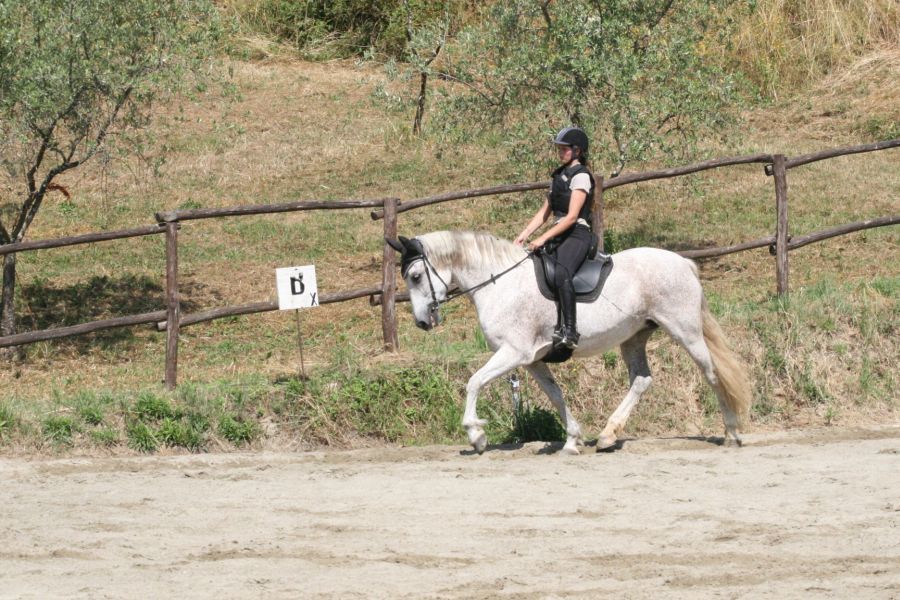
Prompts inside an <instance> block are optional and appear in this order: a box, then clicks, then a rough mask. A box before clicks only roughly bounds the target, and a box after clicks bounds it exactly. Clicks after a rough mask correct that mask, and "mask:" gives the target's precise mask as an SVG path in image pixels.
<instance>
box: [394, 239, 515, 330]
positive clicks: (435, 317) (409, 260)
mask: <svg viewBox="0 0 900 600" xmlns="http://www.w3.org/2000/svg"><path fill="white" fill-rule="evenodd" d="M408 243H409V245H410V246H412V248H414V249H415V250H416V251H417V252H416V254H413V255H411V256H407V255H404V257H403V261H402V263H401V265H400V275H401V276H402V277H403V278H404V279H405V278H406V273H408V272H409V268H410V267H411V266H412V265H413V264H415V263H417V262H419V261H422V262H424V263H425V277H426V279H427V280H428V289H429V291H430V292H431V304H429V305H428V312H429V315H430V318H431V322H432V324H437V323H440V308H441V305H442V304H446V303H447V302H450V301H451V300H455V299H456V298H459V297H460V296H464V295H465V294H469V293H471V292H475V291H478V290H480V289H481V288H483V287H485V286H487V285H489V284H496V283H497V279H499V278H500V277H503V276H504V275H506V274H507V273H509V272H510V271H512V270H513V269H515V268H516V267H518V266H519V265H521V264H522V263H523V262H525V261H526V260H528V259H529V258H531V254H532V253H531V251H529V250H526V254H525V256H524V257H523V258H522V260H520V261H518V262H517V263H516V264H514V265H513V266H511V267H509V268H507V269H504V270H503V271H501V272H500V273H498V274H496V275H494V274H493V273H492V274H491V276H490V277H488V278H487V279H485V280H484V281H482V282H481V283H478V284H475V285H473V286H471V287H469V288H466V289H464V290H460V289H457V290H454V291H453V292H451V291H450V285H449V284H448V283H447V282H446V281H444V279H443V278H442V277H441V275H440V273H438V270H437V269H436V268H435V266H434V265H433V264H432V263H431V261H430V260H428V256H427V255H426V254H425V248H424V247H423V246H422V242H420V241H419V240H417V239H415V238H413V239H411V240H408ZM432 271H433V272H434V276H435V277H437V279H438V281H440V282H441V284H442V285H443V286H444V289H445V290H446V292H447V296H446V298H444V299H443V300H438V297H437V292H436V291H435V289H434V282H433V281H432V280H431V272H432Z"/></svg>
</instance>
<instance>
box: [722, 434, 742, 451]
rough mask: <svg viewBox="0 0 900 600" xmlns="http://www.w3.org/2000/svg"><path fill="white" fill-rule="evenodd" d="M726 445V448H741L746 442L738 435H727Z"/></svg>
mask: <svg viewBox="0 0 900 600" xmlns="http://www.w3.org/2000/svg"><path fill="white" fill-rule="evenodd" d="M724 445H725V447H726V448H740V447H741V446H743V445H744V442H742V441H741V438H739V437H737V436H735V437H729V436H725V444H724Z"/></svg>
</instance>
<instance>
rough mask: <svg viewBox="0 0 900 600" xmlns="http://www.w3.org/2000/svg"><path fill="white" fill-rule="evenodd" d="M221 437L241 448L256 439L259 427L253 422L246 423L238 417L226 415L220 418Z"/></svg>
mask: <svg viewBox="0 0 900 600" xmlns="http://www.w3.org/2000/svg"><path fill="white" fill-rule="evenodd" d="M219 435H221V436H222V437H224V438H225V439H226V440H228V441H229V442H231V443H232V444H235V445H237V446H240V445H242V444H249V443H250V442H252V441H253V440H254V439H256V437H257V436H258V435H259V427H258V425H257V424H256V423H254V422H253V421H245V420H243V419H241V417H239V416H237V415H234V414H231V413H226V414H224V415H222V416H221V417H220V418H219Z"/></svg>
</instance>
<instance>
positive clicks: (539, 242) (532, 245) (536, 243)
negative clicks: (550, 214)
mask: <svg viewBox="0 0 900 600" xmlns="http://www.w3.org/2000/svg"><path fill="white" fill-rule="evenodd" d="M545 243H546V242H545V241H544V239H543V238H538V239H536V240H534V241H533V242H531V243H530V244H528V249H529V250H531V251H532V252H534V251H535V250H537V249H538V248H540V247H541V246H543V245H544V244H545Z"/></svg>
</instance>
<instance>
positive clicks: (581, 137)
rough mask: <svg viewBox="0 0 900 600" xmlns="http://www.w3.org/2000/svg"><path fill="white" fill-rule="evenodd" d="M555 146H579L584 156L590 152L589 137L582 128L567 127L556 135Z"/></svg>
mask: <svg viewBox="0 0 900 600" xmlns="http://www.w3.org/2000/svg"><path fill="white" fill-rule="evenodd" d="M553 143H554V144H558V145H560V146H578V147H579V148H581V152H582V153H583V154H587V151H588V136H587V134H586V133H585V132H584V129H582V128H581V127H566V128H565V129H563V130H561V131H560V132H559V133H557V134H556V138H554V140H553Z"/></svg>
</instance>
